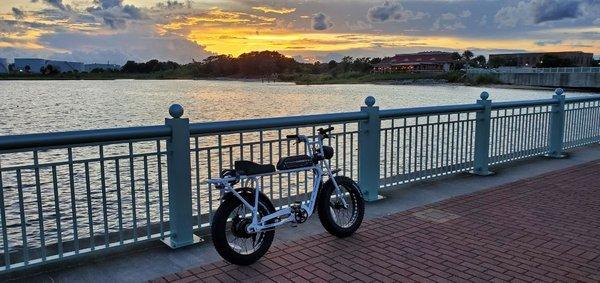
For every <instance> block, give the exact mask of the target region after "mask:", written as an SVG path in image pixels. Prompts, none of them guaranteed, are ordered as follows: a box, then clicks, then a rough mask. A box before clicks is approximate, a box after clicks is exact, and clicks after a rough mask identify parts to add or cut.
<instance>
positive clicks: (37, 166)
mask: <svg viewBox="0 0 600 283" xmlns="http://www.w3.org/2000/svg"><path fill="white" fill-rule="evenodd" d="M33 165H34V167H35V170H34V171H35V194H36V199H37V207H38V219H39V225H40V252H41V256H42V260H44V261H45V260H46V233H45V231H44V211H43V209H42V189H41V186H40V164H39V159H38V151H37V150H34V151H33ZM3 227H4V226H3Z"/></svg>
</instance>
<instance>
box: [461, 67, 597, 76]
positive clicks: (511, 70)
mask: <svg viewBox="0 0 600 283" xmlns="http://www.w3.org/2000/svg"><path fill="white" fill-rule="evenodd" d="M467 72H468V73H471V74H494V73H496V74H573V73H600V67H561V68H528V67H500V68H493V69H482V68H469V69H468V70H467Z"/></svg>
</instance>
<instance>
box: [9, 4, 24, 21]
mask: <svg viewBox="0 0 600 283" xmlns="http://www.w3.org/2000/svg"><path fill="white" fill-rule="evenodd" d="M12 13H13V16H14V17H15V19H19V20H20V19H23V18H24V17H25V13H24V12H23V11H22V10H21V9H19V8H17V7H12Z"/></svg>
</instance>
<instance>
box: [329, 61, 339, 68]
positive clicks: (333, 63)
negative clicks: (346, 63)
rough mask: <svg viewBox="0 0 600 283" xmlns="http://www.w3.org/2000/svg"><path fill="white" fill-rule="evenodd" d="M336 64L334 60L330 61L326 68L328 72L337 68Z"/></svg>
mask: <svg viewBox="0 0 600 283" xmlns="http://www.w3.org/2000/svg"><path fill="white" fill-rule="evenodd" d="M337 65H338V63H337V62H336V61H335V60H331V61H329V63H327V67H328V68H329V70H331V69H335V67H337Z"/></svg>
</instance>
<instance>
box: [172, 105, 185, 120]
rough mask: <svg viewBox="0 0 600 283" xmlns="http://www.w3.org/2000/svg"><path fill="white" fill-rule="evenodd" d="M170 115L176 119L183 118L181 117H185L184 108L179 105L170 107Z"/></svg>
mask: <svg viewBox="0 0 600 283" xmlns="http://www.w3.org/2000/svg"><path fill="white" fill-rule="evenodd" d="M169 114H171V117H173V118H175V119H177V118H181V116H183V106H181V105H179V104H173V105H171V107H169Z"/></svg>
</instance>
